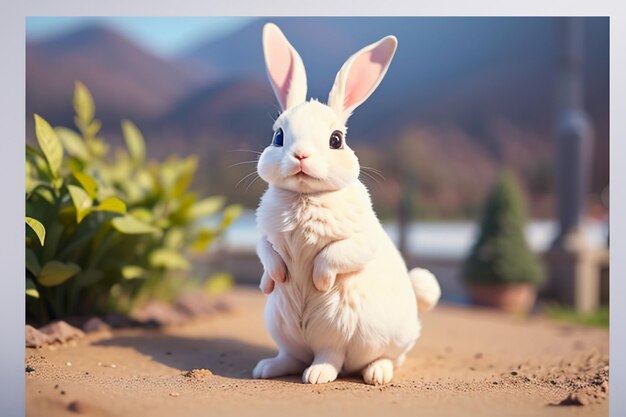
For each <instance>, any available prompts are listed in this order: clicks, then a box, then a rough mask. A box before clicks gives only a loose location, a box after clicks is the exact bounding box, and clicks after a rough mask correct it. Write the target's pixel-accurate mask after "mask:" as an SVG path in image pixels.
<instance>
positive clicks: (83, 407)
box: [67, 400, 91, 414]
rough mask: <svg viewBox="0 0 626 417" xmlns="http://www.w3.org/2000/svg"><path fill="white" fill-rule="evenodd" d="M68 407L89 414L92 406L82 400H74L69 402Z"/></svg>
mask: <svg viewBox="0 0 626 417" xmlns="http://www.w3.org/2000/svg"><path fill="white" fill-rule="evenodd" d="M67 409H68V410H70V411H72V412H74V413H77V414H87V413H88V412H89V411H90V409H91V407H89V406H88V405H87V404H86V403H84V402H82V401H78V400H77V401H72V402H71V403H69V404H68V406H67Z"/></svg>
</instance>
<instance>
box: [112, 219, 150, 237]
mask: <svg viewBox="0 0 626 417" xmlns="http://www.w3.org/2000/svg"><path fill="white" fill-rule="evenodd" d="M112 224H113V227H114V228H115V230H117V231H118V232H120V233H123V234H126V235H143V234H147V233H158V232H161V229H159V228H156V227H154V226H152V225H149V224H147V223H144V222H142V221H141V220H138V219H136V218H134V217H133V216H131V215H128V214H127V215H125V216H122V217H116V218H114V219H113V221H112Z"/></svg>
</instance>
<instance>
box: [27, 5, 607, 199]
mask: <svg viewBox="0 0 626 417" xmlns="http://www.w3.org/2000/svg"><path fill="white" fill-rule="evenodd" d="M557 19H558V18H549V17H545V18H535V17H533V18H521V17H519V18H518V17H515V18H471V19H468V18H413V17H411V18H405V17H394V18H389V17H385V18H374V17H366V18H361V17H359V18H346V17H323V18H317V17H316V18H310V17H289V18H286V17H279V18H272V19H258V20H255V21H252V22H250V23H249V24H247V25H246V26H244V27H242V28H241V29H240V30H237V31H235V32H233V33H230V34H228V35H226V36H224V37H221V38H216V39H212V40H210V41H206V42H203V41H202V40H200V41H199V42H198V43H197V44H196V45H195V46H193V47H191V48H189V49H188V50H187V51H185V52H183V53H182V54H181V55H180V56H178V57H175V58H170V59H165V58H161V57H157V56H154V55H152V54H150V53H149V52H147V51H145V50H142V48H140V47H139V46H137V45H136V44H134V43H132V42H131V41H129V40H128V39H126V38H124V37H123V36H121V35H119V34H118V33H115V32H113V31H112V30H110V29H107V28H103V27H87V28H85V29H83V30H81V31H78V32H74V33H71V34H68V35H66V36H63V37H61V38H58V39H52V40H49V41H44V42H38V43H32V42H29V43H27V65H26V96H27V102H26V105H27V114H28V115H29V117H31V116H30V115H31V114H32V113H33V112H38V113H41V114H42V115H44V116H45V117H47V118H48V119H50V121H51V122H53V123H55V124H71V120H72V115H71V105H70V103H71V94H72V84H73V82H74V80H81V81H83V82H84V83H85V84H86V85H87V86H88V87H89V88H90V90H91V91H92V93H93V95H94V96H95V99H96V104H97V107H98V109H97V113H98V117H99V118H101V119H103V121H104V124H105V127H106V126H108V127H109V128H110V129H112V130H115V131H116V132H118V131H119V120H120V119H121V118H131V119H133V120H135V121H136V122H137V123H138V124H139V125H140V126H141V128H142V129H143V130H144V131H145V132H146V136H147V137H148V138H151V140H152V141H153V142H154V146H153V148H156V149H157V152H159V149H161V150H163V149H166V150H167V151H171V150H172V149H175V150H180V149H186V150H190V151H197V152H206V153H207V154H208V153H210V152H211V149H212V148H213V146H220V147H221V148H222V149H227V148H230V149H237V148H241V147H247V148H249V149H257V150H258V149H261V148H262V147H263V146H265V144H266V143H267V142H268V141H269V138H270V136H271V125H272V120H271V118H273V117H275V116H276V114H277V110H278V109H277V106H276V103H275V100H274V97H273V94H272V91H271V88H270V86H269V83H268V82H267V79H266V76H265V69H264V62H263V54H262V49H261V32H262V27H263V24H264V23H265V22H266V21H268V20H271V21H273V22H275V23H277V24H278V25H279V26H280V27H281V29H282V30H283V31H284V32H285V34H286V36H287V37H288V38H289V40H290V42H291V43H292V44H293V45H294V47H295V48H296V49H297V50H298V51H299V53H300V55H301V56H302V59H303V61H304V64H305V67H306V69H307V78H308V82H309V96H310V97H316V98H319V99H320V100H322V101H325V100H326V98H327V94H328V91H329V90H330V88H331V85H332V82H333V81H334V78H335V75H336V73H337V71H338V70H339V68H340V67H341V65H342V64H343V62H344V61H345V60H346V59H347V58H348V57H349V56H350V55H351V54H353V53H354V52H356V51H357V50H359V49H360V48H362V47H363V46H365V45H367V44H369V43H372V42H375V41H377V40H378V39H380V38H381V37H383V36H385V35H388V34H394V35H396V36H397V38H398V39H399V47H398V51H397V53H396V56H395V58H394V61H393V63H392V65H391V67H390V69H389V71H388V73H387V76H386V78H385V80H384V81H383V82H382V84H381V85H380V87H379V89H378V90H377V91H376V92H375V93H374V94H373V96H372V97H371V98H370V99H369V100H368V101H367V102H366V103H364V104H363V105H362V106H361V107H360V108H359V109H357V111H356V112H355V114H354V116H353V117H352V118H351V120H350V123H349V125H350V132H349V140H350V141H351V145H352V146H354V147H359V146H363V147H368V148H370V149H373V150H374V151H375V150H376V149H380V150H381V154H384V152H382V149H387V148H388V147H390V146H392V145H393V144H394V142H396V141H399V140H400V138H404V139H403V140H420V136H419V135H420V134H419V132H428V133H427V134H425V136H423V137H424V146H426V148H424V149H422V150H421V151H420V152H423V153H424V155H433V156H435V157H436V158H437V159H438V161H435V165H437V163H438V165H439V166H442V167H446V169H449V170H454V171H455V172H456V173H457V174H458V176H459V178H467V177H471V176H472V172H473V170H474V168H475V166H474V165H473V164H475V163H476V161H480V164H482V165H488V167H487V171H485V172H486V174H484V175H491V174H488V173H489V172H494V171H495V169H497V167H498V166H500V165H501V164H508V165H512V166H513V167H514V168H516V170H517V171H518V172H519V173H520V174H521V175H522V176H523V177H524V179H525V180H526V182H527V186H528V188H529V189H530V192H531V193H544V194H545V193H546V192H549V185H546V182H550V181H551V177H550V175H551V174H550V172H551V171H550V170H551V167H550V166H549V165H550V162H549V161H550V160H551V157H552V156H553V154H552V141H553V127H554V124H555V122H554V119H555V115H556V112H555V110H556V107H555V102H556V100H555V95H556V84H557V79H556V68H557V64H558V46H559V45H558V31H557ZM585 36H586V38H585V45H586V48H585V53H586V57H585V58H586V59H585V65H586V66H585V100H586V106H587V110H588V111H589V113H590V115H591V117H592V120H593V124H594V127H595V129H596V149H595V156H594V158H595V164H594V172H593V174H594V175H593V188H594V190H595V191H596V192H598V193H599V192H600V191H601V190H602V188H603V187H604V186H605V185H606V184H608V126H609V108H608V105H609V84H608V74H609V51H608V48H609V26H608V19H607V18H587V19H586V33H585ZM31 120H32V119H30V118H29V119H27V126H28V127H29V130H27V132H28V131H31V132H32V122H31ZM407 132H409V133H410V132H414V133H415V135H414V137H413V139H411V134H407ZM407 137H408V138H409V139H407ZM437 138H440V139H439V140H440V142H439V143H440V144H441V147H442V149H443V148H444V147H446V146H447V147H449V146H454V148H455V149H454V152H452V151H451V150H450V151H445V150H444V151H442V150H440V149H437V147H438V142H437ZM452 144H453V145H452ZM446 149H447V148H446ZM373 154H374V156H375V152H374V153H373ZM452 154H454V155H455V157H454V158H452V156H450V155H452ZM462 155H473V157H472V159H471V160H470V158H466V159H467V160H465V161H464V160H463V158H462V157H460V156H462ZM546 161H548V162H546ZM416 163H417V164H419V163H420V161H416ZM453 164H454V165H453ZM481 172H482V171H481ZM481 175H482V174H481ZM484 175H482V176H481V178H484ZM482 181H484V179H483V180H482ZM455 184H456V183H455V182H454V181H453V183H452V185H451V187H453V188H452V189H454V187H457V188H458V187H459V186H458V184H456V185H455ZM533 184H534V185H533ZM231 185H232V184H231ZM468 186H470V185H468ZM546 187H547V188H546ZM483 188H484V187H483ZM542 190H543V191H542ZM220 191H222V190H220ZM224 192H228V190H227V191H224ZM481 192H482V191H481ZM548 206H549V205H548ZM548 206H546V207H548ZM548 209H549V207H548ZM548 209H546V210H548Z"/></svg>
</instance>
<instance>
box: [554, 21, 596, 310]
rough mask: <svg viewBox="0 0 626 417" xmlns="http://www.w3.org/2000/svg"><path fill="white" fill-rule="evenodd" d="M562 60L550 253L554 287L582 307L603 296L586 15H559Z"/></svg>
mask: <svg viewBox="0 0 626 417" xmlns="http://www.w3.org/2000/svg"><path fill="white" fill-rule="evenodd" d="M558 25H559V26H558V30H559V60H558V85H557V88H558V90H557V100H558V101H557V103H558V109H559V110H558V111H559V114H558V119H557V123H556V142H555V158H556V192H557V207H556V217H557V222H558V232H557V235H556V238H555V240H554V242H553V243H552V249H551V250H550V252H549V253H548V261H549V266H550V292H551V293H552V294H553V295H554V296H555V297H556V298H557V299H558V300H559V301H560V302H562V303H564V304H568V305H571V306H574V307H575V308H576V309H577V310H578V311H580V312H590V311H593V310H595V309H596V308H597V307H598V304H599V298H600V265H599V263H600V262H604V261H602V260H601V259H603V258H602V257H603V256H608V254H607V253H600V252H598V251H594V250H592V249H591V248H589V247H588V245H587V242H586V240H585V235H584V232H583V230H582V226H583V219H584V215H585V198H586V196H587V193H588V190H589V179H590V178H589V174H590V173H591V170H590V168H591V162H592V160H591V156H592V152H593V128H592V125H591V121H590V119H589V116H588V115H587V113H586V112H585V110H584V81H583V63H584V53H583V52H584V21H583V19H581V18H577V17H567V18H560V19H558Z"/></svg>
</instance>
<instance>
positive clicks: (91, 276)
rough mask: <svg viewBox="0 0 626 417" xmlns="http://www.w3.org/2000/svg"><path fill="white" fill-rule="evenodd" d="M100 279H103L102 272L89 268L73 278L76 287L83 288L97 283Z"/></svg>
mask: <svg viewBox="0 0 626 417" xmlns="http://www.w3.org/2000/svg"><path fill="white" fill-rule="evenodd" d="M102 278H104V272H102V271H100V270H98V269H93V268H90V269H85V270H82V271H80V273H79V274H78V275H76V278H74V282H75V284H76V285H77V286H79V287H81V288H84V287H89V286H91V285H94V284H96V283H98V281H100V280H101V279H102Z"/></svg>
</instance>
